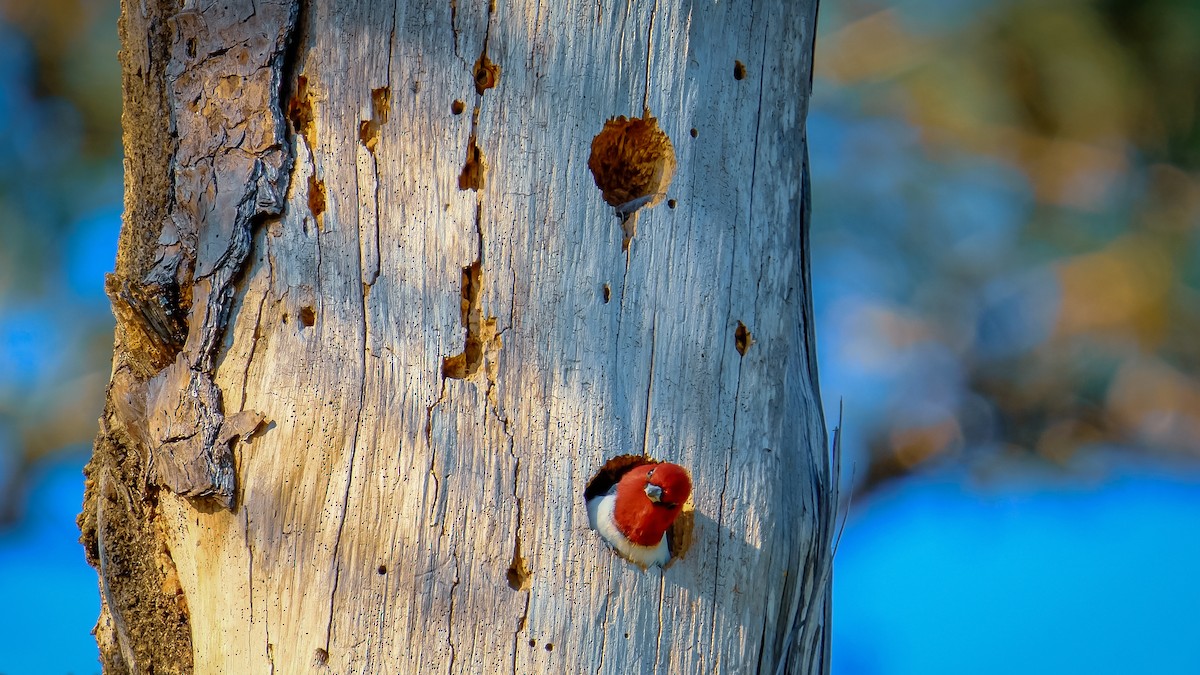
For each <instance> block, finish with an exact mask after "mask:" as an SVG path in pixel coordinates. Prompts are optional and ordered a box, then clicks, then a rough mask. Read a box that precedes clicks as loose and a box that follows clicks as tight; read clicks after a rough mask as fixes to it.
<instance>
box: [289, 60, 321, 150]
mask: <svg viewBox="0 0 1200 675" xmlns="http://www.w3.org/2000/svg"><path fill="white" fill-rule="evenodd" d="M287 116H288V120H289V121H291V123H292V128H293V129H295V130H296V133H298V134H300V135H302V136H304V137H305V138H307V139H308V143H309V145H314V144H315V140H314V138H315V136H314V134H313V119H314V117H313V107H312V94H311V93H309V91H308V78H307V77H305V76H303V75H300V76H299V77H297V78H296V91H295V93H294V94H292V98H291V100H290V101H288V111H287Z"/></svg>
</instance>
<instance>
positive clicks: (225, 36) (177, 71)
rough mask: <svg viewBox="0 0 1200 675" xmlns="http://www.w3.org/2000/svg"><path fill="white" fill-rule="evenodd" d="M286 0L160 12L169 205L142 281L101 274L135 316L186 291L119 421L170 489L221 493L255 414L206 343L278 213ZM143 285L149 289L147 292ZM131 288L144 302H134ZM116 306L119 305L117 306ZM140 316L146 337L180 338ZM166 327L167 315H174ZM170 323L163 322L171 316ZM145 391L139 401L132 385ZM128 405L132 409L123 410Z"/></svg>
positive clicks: (224, 497) (220, 498)
mask: <svg viewBox="0 0 1200 675" xmlns="http://www.w3.org/2000/svg"><path fill="white" fill-rule="evenodd" d="M296 11H297V9H296V3H295V2H292V1H284V2H259V3H257V6H255V5H254V4H252V3H249V2H242V3H230V4H224V5H211V6H207V7H205V8H204V9H203V11H202V10H201V9H200V8H199V7H193V6H190V4H189V3H185V5H184V7H183V9H182V11H180V12H179V13H178V14H175V15H174V16H171V17H170V18H169V19H168V20H167V24H168V29H169V31H170V40H171V45H170V61H169V63H168V65H167V67H166V73H165V75H166V78H165V79H166V87H167V98H168V101H169V104H170V119H171V122H172V124H173V126H174V136H175V137H176V138H177V139H178V145H177V147H176V150H175V156H174V158H173V163H172V167H171V174H172V176H173V178H174V200H173V210H172V212H171V215H170V217H169V218H168V219H167V220H166V221H165V222H163V223H162V224H161V231H160V233H159V237H158V247H159V248H158V254H157V262H156V264H155V266H154V268H153V269H152V270H151V271H150V272H149V273H148V274H147V275H146V277H145V279H143V280H142V281H141V283H140V284H139V283H137V282H130V281H128V280H126V281H125V282H124V283H117V282H115V281H114V282H110V288H111V289H121V290H125V291H126V294H122V295H114V299H113V301H114V304H124V305H132V309H133V312H132V313H134V314H136V315H137V316H138V317H143V318H144V317H156V316H158V315H161V314H164V313H165V314H166V315H167V316H168V317H171V316H173V314H174V313H175V312H174V311H173V310H172V308H170V307H168V308H166V310H165V311H164V310H163V309H162V307H161V299H162V297H163V296H162V294H161V292H160V293H159V294H147V293H141V294H138V293H136V292H135V291H130V290H129V289H131V288H132V289H137V288H139V287H140V288H145V287H147V286H154V287H155V288H157V289H159V290H160V291H161V290H163V289H171V291H172V292H170V293H169V297H171V299H175V300H177V299H178V298H180V296H183V297H187V298H190V306H191V311H190V312H188V315H187V316H188V318H187V329H186V340H185V341H184V343H183V344H182V345H176V349H177V350H179V351H178V353H177V354H176V355H175V360H174V362H173V363H171V365H170V366H168V367H166V368H164V369H162V370H161V371H159V372H158V373H157V374H155V375H154V376H152V377H151V378H150V379H149V381H148V382H144V383H143V382H141V381H133V380H127V381H126V385H127V389H125V390H124V392H123V398H124V399H125V400H126V402H129V401H132V402H133V408H130V407H128V406H123V407H122V408H121V411H122V412H124V413H125V416H124V417H125V419H124V420H123V422H124V423H125V425H126V426H127V427H131V428H136V429H138V431H137V432H136V435H137V437H138V438H139V440H141V441H142V442H144V443H146V444H147V445H148V446H149V447H148V449H149V457H150V467H149V470H150V475H151V477H152V479H153V480H155V481H156V482H159V483H161V484H163V485H165V486H166V487H167V488H169V489H170V490H171V491H173V492H175V493H176V494H180V495H186V496H189V497H199V498H208V497H211V498H213V499H215V500H216V501H217V502H218V503H220V504H221V505H223V506H225V507H227V508H228V507H230V506H231V505H232V504H233V498H234V491H235V489H236V477H235V472H234V466H233V453H232V451H231V449H230V443H231V442H232V441H233V440H234V439H237V438H239V437H243V436H246V435H247V434H249V433H251V432H252V431H253V430H254V429H255V428H256V427H257V426H258V424H259V422H260V421H261V416H259V415H257V414H256V413H253V412H252V411H246V412H245V414H238V415H231V416H226V414H225V412H226V410H225V405H224V401H223V398H222V392H221V389H220V388H219V387H218V386H217V385H216V384H215V383H214V382H213V376H212V373H213V370H214V367H215V360H216V358H217V355H218V349H219V348H220V346H221V341H222V339H223V338H224V336H225V330H226V326H227V324H228V321H229V312H230V310H231V308H232V306H233V294H234V280H235V279H236V278H237V277H238V275H239V274H241V272H242V270H243V267H244V264H245V261H246V257H247V255H249V253H250V244H251V230H252V228H253V226H254V224H255V223H256V222H258V221H260V220H261V219H262V218H263V217H265V216H272V215H278V214H279V212H280V209H281V208H282V206H283V193H284V192H285V191H286V189H287V185H288V177H289V176H288V174H289V172H290V170H291V154H290V153H289V152H288V150H287V147H286V139H285V137H284V132H285V127H284V123H283V113H282V110H281V107H280V93H281V82H282V77H283V73H282V69H283V61H284V52H285V49H286V47H287V43H288V39H289V37H290V35H291V31H292V26H293V25H294V23H295V16H296ZM145 296H149V297H148V298H146V297H145ZM139 301H142V302H139ZM127 311H128V310H127ZM169 323H170V322H169V321H167V320H159V321H155V322H153V323H152V324H151V327H152V330H150V331H143V332H144V333H148V334H151V335H155V334H157V337H158V338H159V339H158V340H157V342H161V343H170V342H173V341H175V340H178V336H177V335H174V334H167V335H163V327H162V324H168V325H169ZM173 328H174V327H173V326H172V329H173ZM171 333H174V330H171ZM143 398H144V399H145V400H144V402H143V401H142V400H139V399H143ZM134 411H136V412H134Z"/></svg>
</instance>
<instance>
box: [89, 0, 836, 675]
mask: <svg viewBox="0 0 1200 675" xmlns="http://www.w3.org/2000/svg"><path fill="white" fill-rule="evenodd" d="M249 7H251V5H250V4H249V3H248V2H247V3H231V4H228V5H212V6H208V5H205V6H204V7H203V8H201V9H198V10H195V11H193V9H192V8H190V7H189V8H186V9H185V11H184V12H183V13H181V14H178V15H177V16H175V17H174V18H173V19H172V20H171V22H170V26H171V31H172V32H171V51H170V54H171V66H170V67H168V68H167V70H166V73H165V76H164V82H165V83H166V85H167V95H168V101H169V110H171V111H172V113H173V114H174V120H175V121H174V123H175V125H176V127H175V128H176V131H177V133H178V135H179V147H178V150H177V151H176V153H175V179H174V180H175V182H174V184H173V190H172V197H173V198H174V199H175V201H176V206H175V210H174V212H173V213H172V215H171V218H170V223H169V227H167V228H163V231H162V232H159V233H156V235H155V238H156V239H158V240H159V241H160V244H159V249H158V250H159V256H158V258H157V259H156V260H154V261H151V262H152V264H151V265H149V266H147V268H146V269H148V270H157V271H156V272H155V274H154V275H150V274H149V273H146V274H143V275H142V276H139V277H138V278H137V280H136V283H131V282H129V281H128V280H127V279H124V278H122V279H117V280H114V282H113V283H111V284H110V286H111V288H112V289H113V295H114V307H115V308H116V309H117V310H118V312H122V313H123V314H124V315H125V316H126V317H130V318H128V319H127V320H125V321H126V322H127V323H130V324H131V325H133V327H132V328H129V329H128V330H126V329H120V330H124V331H125V332H120V331H119V335H132V334H134V333H135V331H136V330H137V327H136V326H135V325H134V324H137V323H138V322H141V323H143V324H147V325H148V326H149V328H145V329H141V330H142V331H143V333H145V332H147V331H150V332H154V333H155V336H156V337H154V339H146V340H144V341H143V342H145V343H146V345H148V346H146V347H144V348H143V351H144V352H145V354H146V356H145V358H142V359H140V360H139V361H140V362H155V363H159V364H161V365H159V366H158V368H156V369H152V370H151V373H152V374H153V376H154V377H153V379H148V378H146V377H143V376H141V375H139V373H140V372H142V371H139V370H137V369H136V368H132V369H131V370H130V372H125V373H122V372H121V371H119V372H118V373H117V374H116V375H114V385H113V389H112V392H111V393H110V401H111V402H112V403H113V409H114V410H116V411H118V415H117V416H118V421H120V422H122V424H120V425H118V426H119V427H120V429H121V431H122V434H123V435H121V436H120V439H119V440H124V441H126V442H128V439H133V442H134V444H135V445H136V444H138V438H142V439H144V441H142V442H144V444H145V445H147V446H149V448H150V450H151V456H152V463H153V465H154V469H155V475H156V476H157V477H158V479H159V480H161V481H162V482H163V483H164V484H165V485H166V487H168V488H169V490H170V491H169V492H168V491H163V492H161V493H155V499H157V501H156V502H155V508H154V509H152V511H153V513H152V515H151V516H149V517H151V518H153V519H154V522H155V526H154V527H155V528H156V529H155V531H156V532H159V533H161V536H162V537H163V539H164V541H165V544H166V547H167V548H168V550H169V551H170V553H171V556H170V557H171V559H172V560H173V568H172V570H171V574H172V575H173V576H174V578H177V583H178V586H179V588H180V589H181V596H182V597H184V598H186V607H187V612H186V614H187V621H188V624H189V628H190V634H191V648H192V654H193V658H194V668H195V671H196V672H201V673H242V672H281V673H293V672H336V673H388V672H397V673H417V672H421V673H423V672H452V673H459V672H469V673H504V672H509V673H514V674H515V673H563V672H569V673H575V672H591V673H630V672H639V673H640V672H648V673H649V672H653V673H693V672H695V673H708V672H792V673H821V672H827V671H828V663H829V654H828V620H829V593H828V588H829V569H830V563H831V560H830V556H831V550H830V547H831V545H832V543H831V538H832V530H833V515H834V512H835V510H836V498H835V496H834V495H835V491H834V488H833V486H834V484H835V483H834V482H833V481H834V477H833V476H831V468H830V460H829V456H828V452H827V450H826V433H825V427H824V417H823V415H822V412H821V408H820V399H819V393H818V390H817V382H816V372H815V365H814V364H815V357H814V353H813V350H814V348H815V345H814V342H813V336H812V324H811V322H812V309H811V289H810V287H809V279H808V260H807V250H806V246H807V231H806V227H807V223H806V219H807V213H808V208H809V205H808V194H807V174H806V170H807V169H806V163H807V147H806V140H805V132H804V120H805V116H806V114H807V103H808V96H809V88H810V84H809V82H810V76H811V68H812V40H813V33H814V29H815V9H816V8H815V2H787V1H785V0H756V1H754V2H743V3H690V2H675V1H668V0H659V1H657V2H635V3H611V2H594V1H591V0H590V1H588V2H583V1H582V0H578V1H575V0H564V1H563V2H525V1H518V0H513V1H512V2H505V1H504V0H495V1H492V2H472V3H467V2H464V1H463V0H452V1H449V2H447V1H444V0H439V1H436V2H435V1H434V0H417V1H414V2H396V3H394V4H385V3H378V2H374V1H373V0H357V1H344V2H336V3H325V2H317V1H313V2H305V3H303V7H302V8H301V10H300V12H299V15H294V14H293V10H292V9H291V7H292V5H288V4H268V3H261V2H259V3H256V4H255V5H254V6H253V11H251V10H250V9H248V8H249ZM129 11H130V8H129V7H128V6H127V7H126V12H127V13H128V12H129ZM293 22H294V23H295V28H294V31H295V44H296V47H295V49H296V51H295V56H294V59H291V58H285V51H286V50H285V47H286V42H287V39H288V35H289V34H290V33H291V32H292V31H293V28H292V25H293ZM218 26H221V29H220V31H218V30H217V27H218ZM285 69H286V70H285ZM281 77H282V78H283V79H280V78H281ZM283 89H286V90H287V91H288V92H289V94H288V100H287V101H286V102H284V105H280V102H279V101H278V98H277V97H278V96H279V94H280V92H281V91H282V90H283ZM281 109H282V110H286V117H287V120H288V123H289V124H290V131H291V134H290V138H287V139H285V138H284V137H283V136H282V133H283V126H282V125H283V118H282V117H281V116H280V110H281ZM646 110H648V111H649V112H650V114H652V115H653V116H654V117H656V118H657V119H658V124H659V125H660V126H661V128H662V130H663V131H664V132H665V133H666V134H667V136H669V138H670V140H671V143H672V145H673V148H674V153H675V159H676V164H677V166H676V168H675V172H674V178H673V181H672V182H671V183H670V185H669V187H668V188H667V192H666V195H665V196H666V199H664V200H662V203H657V200H653V201H655V202H656V203H657V205H654V206H650V205H649V204H647V205H646V206H644V207H643V208H642V209H640V210H639V212H638V216H639V223H638V225H639V227H638V228H637V232H636V236H634V237H633V239H632V240H630V241H628V242H627V243H628V244H629V250H628V251H623V246H622V244H623V239H624V238H625V232H623V230H622V223H621V221H620V220H619V219H618V218H616V217H614V214H613V207H612V206H610V205H609V204H607V203H605V200H604V199H603V197H602V195H601V193H600V190H599V189H598V188H597V187H596V184H595V182H594V180H593V177H592V175H591V173H590V171H589V168H588V157H589V152H590V148H591V144H592V140H593V137H594V136H595V135H596V134H597V133H598V132H599V131H600V130H601V128H602V127H603V125H604V122H605V120H607V119H609V118H612V117H614V116H617V115H625V116H627V117H640V116H642V115H643V114H644V111H646ZM276 214H277V216H276ZM259 222H262V223H264V226H263V227H255V225H256V224H257V223H259ZM140 240H142V241H145V237H141V238H140ZM120 270H121V267H120V265H119V266H118V271H119V272H120ZM166 272H169V273H170V274H166ZM164 276H169V277H171V278H178V279H180V282H179V286H180V288H181V289H182V291H185V292H181V293H180V296H181V298H182V299H183V300H182V302H186V301H188V300H190V304H188V305H187V307H188V308H189V311H188V312H187V313H186V319H187V331H186V335H187V338H186V342H184V343H183V344H178V335H177V333H178V331H176V330H174V329H173V328H172V326H173V324H172V318H171V317H172V315H171V313H170V312H164V311H162V308H161V307H155V306H151V305H148V304H147V303H146V302H145V301H144V300H142V298H145V297H147V295H148V294H147V293H146V288H148V287H150V286H151V284H152V283H157V284H160V285H161V284H162V283H163V282H162V281H161V280H162V278H163V277H164ZM168 286H169V284H168ZM168 290H169V289H168ZM149 295H150V296H151V297H153V295H154V294H149ZM226 326H227V328H226ZM164 327H165V328H164ZM164 334H165V335H164ZM172 344H175V345H176V346H175V347H170V345H172ZM163 345H167V346H166V347H164V346H163ZM121 349H122V346H121V344H119V345H118V352H120V351H121ZM125 349H131V348H130V347H128V346H126V347H125ZM171 349H175V350H177V354H172V353H171ZM163 354H169V355H170V356H171V357H172V359H164V358H162V355H163ZM164 361H165V363H163V362H164ZM164 366H165V367H164ZM210 375H211V377H210ZM147 381H148V382H149V384H145V383H146V382H147ZM139 386H141V387H144V388H145V395H141V397H140V398H139V394H141V390H139V389H138V387H139ZM226 409H228V410H229V411H230V412H231V413H232V412H233V411H234V410H241V411H242V412H243V414H241V415H240V416H239V417H237V419H236V423H235V421H234V416H233V415H232V414H231V415H230V416H229V417H225V410H226ZM143 411H144V412H143ZM253 411H257V412H253ZM139 415H140V416H139ZM260 415H261V417H260ZM141 418H145V419H148V420H149V422H141V423H139V422H138V420H139V419H141ZM260 420H261V421H262V422H263V426H262V427H261V429H260V432H259V433H257V434H254V435H253V436H252V437H251V436H250V435H249V432H250V430H251V429H253V428H254V427H256V426H258V425H259V422H260ZM234 438H238V439H241V441H242V442H238V443H231V441H232V439H234ZM222 452H224V453H227V454H222ZM629 453H632V454H642V453H645V454H648V455H650V456H652V457H653V458H655V459H659V460H667V461H673V462H677V463H680V464H682V465H684V466H686V467H688V468H689V469H690V470H691V472H692V476H693V483H694V486H695V493H694V504H693V506H694V511H692V512H691V514H690V515H689V516H688V517H687V518H686V522H682V523H681V528H680V530H679V533H680V536H681V537H682V538H683V539H684V540H685V541H683V546H682V547H681V552H682V555H681V556H680V557H679V558H678V559H677V560H675V561H673V562H672V564H671V565H670V566H669V567H667V568H666V569H663V570H659V569H651V570H650V571H648V572H643V571H641V570H640V569H638V568H637V567H635V566H633V565H631V564H629V563H627V562H625V561H624V560H622V559H621V558H619V557H617V556H616V555H615V554H613V553H612V551H610V550H609V549H608V548H607V547H606V546H605V545H604V543H603V542H602V541H601V540H600V538H599V537H598V535H596V533H595V532H592V531H591V530H589V529H588V526H587V515H586V509H585V506H584V501H583V491H584V488H585V486H586V485H587V483H588V481H589V479H590V478H591V477H592V476H593V475H594V474H595V472H596V471H597V470H598V469H599V468H600V467H601V465H602V464H603V463H604V461H605V460H606V459H607V458H609V457H612V456H614V455H619V454H629ZM117 475H118V476H119V479H120V480H122V481H123V482H126V483H130V482H131V480H132V479H131V477H130V476H129V475H128V474H127V473H120V474H117ZM235 482H236V486H237V487H236V490H234V484H235ZM105 494H106V495H108V497H107V498H108V500H109V501H108V502H107V504H108V506H109V507H112V505H113V503H114V498H113V497H112V495H116V494H118V493H117V492H115V491H114V489H113V488H112V487H111V486H109V487H106V488H105ZM134 494H136V493H134ZM202 494H205V495H210V496H215V497H217V499H218V501H219V502H220V503H222V504H225V505H229V506H231V508H230V509H225V508H208V507H206V506H205V505H204V502H203V500H200V501H197V500H195V499H191V498H189V496H192V497H194V496H198V495H202ZM94 498H95V497H93V499H94ZM135 501H136V500H135ZM134 506H135V507H136V506H137V505H136V504H135V505H134ZM106 513H115V514H119V513H121V511H119V510H116V509H114V508H109V510H108V511H106ZM106 517H108V516H106ZM106 522H108V521H106ZM111 526H112V525H106V527H111ZM85 536H86V529H85ZM106 593H107V588H106ZM124 632H129V631H125V629H124V628H123V627H122V626H120V625H116V626H115V627H114V628H112V629H111V630H110V633H111V634H112V635H115V636H116V637H114V638H113V642H114V644H117V643H119V642H120V640H121V639H122V638H120V635H121V634H123V633H124ZM110 651H119V650H117V649H116V648H115V647H113V648H110ZM139 658H140V657H139ZM143 662H145V659H144V658H141V660H140V661H139V663H138V667H139V668H140V667H142V663H143Z"/></svg>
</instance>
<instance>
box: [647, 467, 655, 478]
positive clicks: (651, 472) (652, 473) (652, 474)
mask: <svg viewBox="0 0 1200 675" xmlns="http://www.w3.org/2000/svg"><path fill="white" fill-rule="evenodd" d="M653 477H654V469H650V471H648V472H647V473H646V478H653Z"/></svg>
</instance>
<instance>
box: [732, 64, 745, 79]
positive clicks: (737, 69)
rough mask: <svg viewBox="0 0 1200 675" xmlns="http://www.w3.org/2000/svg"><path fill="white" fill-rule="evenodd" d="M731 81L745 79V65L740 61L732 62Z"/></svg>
mask: <svg viewBox="0 0 1200 675" xmlns="http://www.w3.org/2000/svg"><path fill="white" fill-rule="evenodd" d="M733 79H735V80H744V79H746V64H744V63H742V62H741V61H734V62H733Z"/></svg>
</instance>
